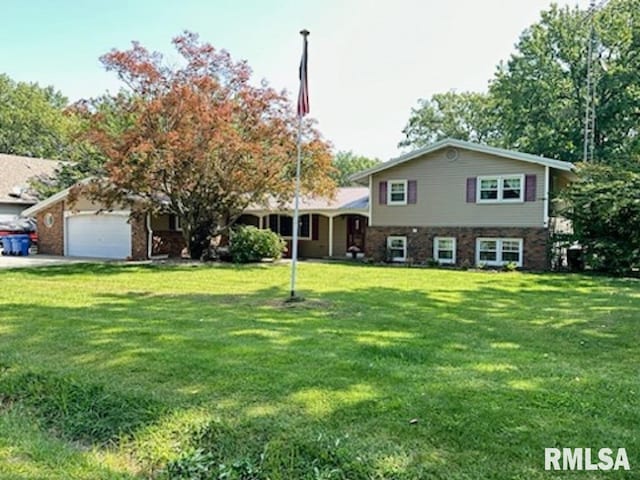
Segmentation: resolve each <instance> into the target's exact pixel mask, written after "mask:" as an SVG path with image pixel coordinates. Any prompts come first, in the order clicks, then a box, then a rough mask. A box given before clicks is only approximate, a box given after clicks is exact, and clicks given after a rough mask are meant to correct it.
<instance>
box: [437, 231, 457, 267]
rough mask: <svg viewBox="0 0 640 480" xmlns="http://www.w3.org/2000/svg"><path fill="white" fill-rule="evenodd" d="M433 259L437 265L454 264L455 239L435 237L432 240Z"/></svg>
mask: <svg viewBox="0 0 640 480" xmlns="http://www.w3.org/2000/svg"><path fill="white" fill-rule="evenodd" d="M433 259H434V260H437V261H438V262H439V263H443V264H449V265H453V264H455V263H456V239H455V237H435V238H434V239H433Z"/></svg>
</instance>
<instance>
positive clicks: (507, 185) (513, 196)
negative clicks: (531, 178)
mask: <svg viewBox="0 0 640 480" xmlns="http://www.w3.org/2000/svg"><path fill="white" fill-rule="evenodd" d="M477 181H478V188H477V191H478V198H477V202H478V203H496V202H523V201H524V175H499V176H484V177H478V180H477Z"/></svg>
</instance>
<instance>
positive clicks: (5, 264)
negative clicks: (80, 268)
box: [0, 255, 114, 269]
mask: <svg viewBox="0 0 640 480" xmlns="http://www.w3.org/2000/svg"><path fill="white" fill-rule="evenodd" d="M113 261H114V260H109V259H104V258H84V257H83V258H80V257H58V256H55V255H28V256H26V257H14V256H4V255H2V256H0V269H4V268H33V267H48V266H51V265H66V264H68V263H103V262H113Z"/></svg>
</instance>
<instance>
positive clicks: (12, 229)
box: [0, 218, 38, 253]
mask: <svg viewBox="0 0 640 480" xmlns="http://www.w3.org/2000/svg"><path fill="white" fill-rule="evenodd" d="M17 234H28V235H29V238H30V239H31V249H30V250H31V251H32V252H33V253H35V252H37V250H38V230H37V226H36V222H35V220H33V219H31V218H14V219H11V220H0V238H2V237H5V236H7V235H17ZM0 245H1V242H0Z"/></svg>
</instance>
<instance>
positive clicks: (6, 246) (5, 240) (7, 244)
mask: <svg viewBox="0 0 640 480" xmlns="http://www.w3.org/2000/svg"><path fill="white" fill-rule="evenodd" d="M10 236H11V235H5V236H4V237H2V255H11V238H9V237H10Z"/></svg>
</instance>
